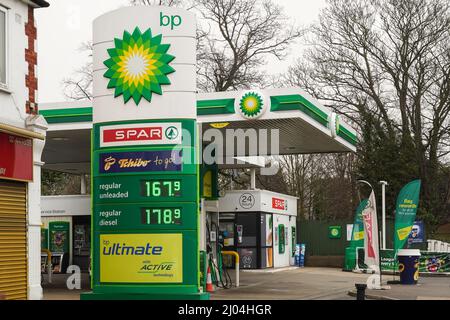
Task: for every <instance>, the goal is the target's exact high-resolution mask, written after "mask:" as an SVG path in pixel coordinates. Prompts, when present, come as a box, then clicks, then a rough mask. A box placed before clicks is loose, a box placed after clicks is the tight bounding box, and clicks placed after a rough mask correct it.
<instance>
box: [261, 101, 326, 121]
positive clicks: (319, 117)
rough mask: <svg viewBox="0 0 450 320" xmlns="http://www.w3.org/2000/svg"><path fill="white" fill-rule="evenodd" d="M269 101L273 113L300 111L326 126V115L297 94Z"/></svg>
mask: <svg viewBox="0 0 450 320" xmlns="http://www.w3.org/2000/svg"><path fill="white" fill-rule="evenodd" d="M270 100H271V103H272V107H271V111H273V112H277V111H292V110H300V111H302V112H303V113H305V114H307V115H308V116H310V117H312V118H313V119H314V120H316V121H317V122H319V123H321V124H322V125H324V126H325V127H327V126H328V114H327V113H326V112H324V111H322V110H321V109H319V108H318V107H316V106H315V105H314V104H312V103H311V102H310V101H309V100H307V99H306V98H304V97H303V96H301V95H299V94H294V95H288V96H272V97H270Z"/></svg>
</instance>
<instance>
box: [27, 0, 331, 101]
mask: <svg viewBox="0 0 450 320" xmlns="http://www.w3.org/2000/svg"><path fill="white" fill-rule="evenodd" d="M274 1H275V2H276V3H278V4H280V5H282V6H284V8H285V10H286V11H285V12H286V13H287V14H288V15H289V16H291V18H292V19H293V21H294V22H295V23H297V24H298V25H308V24H310V23H312V22H314V21H315V20H316V19H317V18H318V14H319V11H320V9H321V8H323V7H324V6H325V1H326V0H274ZM49 2H50V7H49V8H47V9H39V10H37V13H36V20H37V26H38V52H39V61H38V75H39V102H41V103H42V102H59V101H64V100H66V99H65V97H64V95H63V90H62V80H63V79H64V78H66V77H69V76H70V75H71V74H72V73H73V72H74V70H76V69H78V68H80V67H81V66H82V65H83V64H84V63H85V62H86V59H87V56H86V54H83V53H81V52H80V50H79V48H80V45H81V43H83V42H85V41H88V40H90V39H91V38H92V21H93V20H94V19H95V18H96V17H98V16H100V15H102V14H103V13H105V12H108V11H111V10H114V9H116V8H118V7H121V6H126V5H128V3H129V1H128V0H95V1H92V0H49ZM298 49H299V46H296V47H293V48H292V50H291V57H290V58H289V59H288V60H287V61H285V62H275V63H270V65H269V66H268V67H267V68H268V70H269V71H270V72H272V70H273V72H275V70H286V68H287V67H288V66H289V64H290V61H292V60H293V59H294V58H295V53H296V52H298Z"/></svg>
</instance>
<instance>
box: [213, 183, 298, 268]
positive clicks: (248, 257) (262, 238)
mask: <svg viewBox="0 0 450 320" xmlns="http://www.w3.org/2000/svg"><path fill="white" fill-rule="evenodd" d="M297 200H298V199H297V198H295V197H292V196H288V195H283V194H279V193H275V192H270V191H265V190H243V191H227V192H226V194H225V196H224V197H221V198H220V200H219V208H220V215H219V240H220V241H221V242H223V246H224V249H225V250H226V251H236V252H238V253H239V257H240V263H239V265H240V267H241V268H242V269H266V268H283V267H289V266H293V265H294V263H295V261H294V257H295V246H296V244H297V236H296V234H297V232H296V227H297V226H296V224H297Z"/></svg>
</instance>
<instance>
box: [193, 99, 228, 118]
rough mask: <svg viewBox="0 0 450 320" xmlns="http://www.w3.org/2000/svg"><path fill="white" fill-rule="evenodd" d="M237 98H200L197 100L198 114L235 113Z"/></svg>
mask: <svg viewBox="0 0 450 320" xmlns="http://www.w3.org/2000/svg"><path fill="white" fill-rule="evenodd" d="M234 102H235V99H220V100H200V101H197V115H199V116H206V115H211V114H233V113H235V110H234Z"/></svg>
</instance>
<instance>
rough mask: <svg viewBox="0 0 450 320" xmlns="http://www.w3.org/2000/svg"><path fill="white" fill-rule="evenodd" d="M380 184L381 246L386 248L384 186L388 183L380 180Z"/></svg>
mask: <svg viewBox="0 0 450 320" xmlns="http://www.w3.org/2000/svg"><path fill="white" fill-rule="evenodd" d="M380 184H381V210H382V219H381V225H382V232H383V234H382V237H383V238H382V239H383V241H382V246H383V250H386V186H387V185H388V183H387V182H386V181H380Z"/></svg>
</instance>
